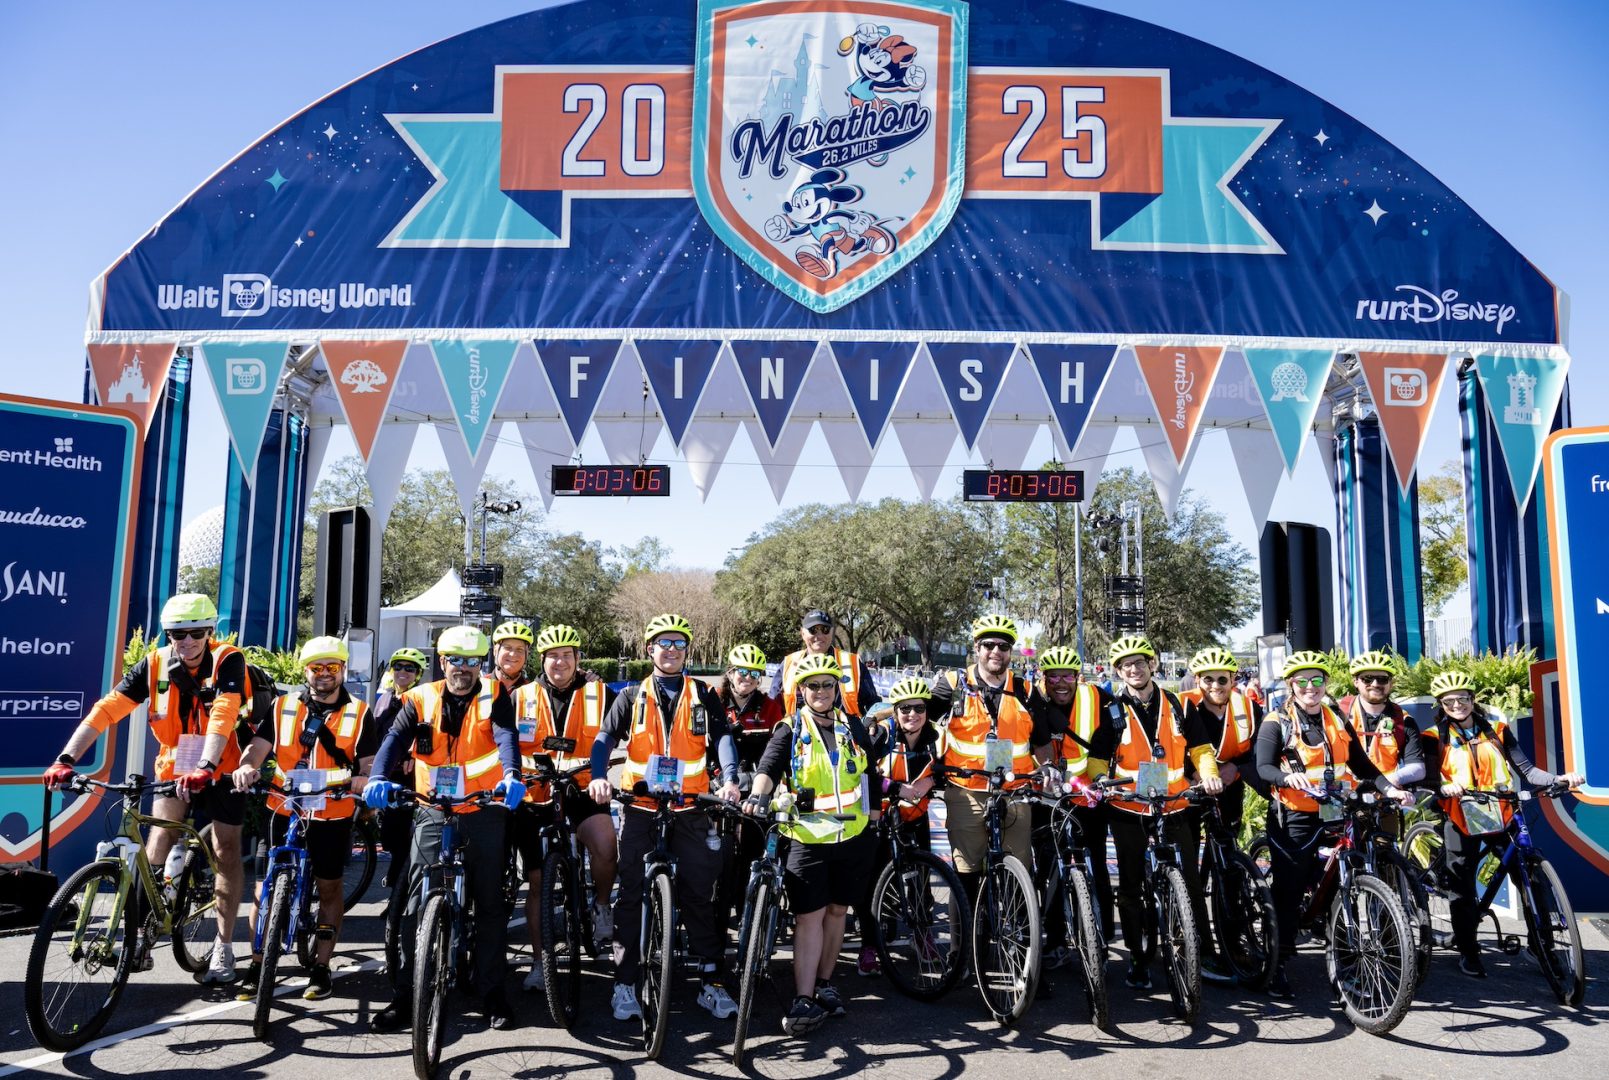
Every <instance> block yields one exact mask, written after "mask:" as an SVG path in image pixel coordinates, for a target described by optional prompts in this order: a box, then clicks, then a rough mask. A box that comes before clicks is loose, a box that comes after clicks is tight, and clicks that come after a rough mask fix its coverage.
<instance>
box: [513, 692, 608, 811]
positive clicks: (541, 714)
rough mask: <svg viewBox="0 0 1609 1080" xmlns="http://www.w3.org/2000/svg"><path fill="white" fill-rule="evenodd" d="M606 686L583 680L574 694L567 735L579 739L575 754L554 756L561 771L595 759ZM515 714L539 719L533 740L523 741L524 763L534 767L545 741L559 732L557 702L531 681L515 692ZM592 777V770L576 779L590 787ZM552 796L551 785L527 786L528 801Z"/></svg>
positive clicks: (580, 774)
mask: <svg viewBox="0 0 1609 1080" xmlns="http://www.w3.org/2000/svg"><path fill="white" fill-rule="evenodd" d="M604 689H605V688H604V684H603V683H601V682H591V681H588V680H583V681H582V683H581V685H580V686H579V687H577V688H576V691H575V692H574V693H573V694H571V695H570V707H569V711H568V712H567V713H566V714H565V720H564V734H563V737H564V738H566V739H574V740H575V753H574V754H554V755H552V757H553V767H554V768H556V769H558V770H560V771H561V772H563V771H568V770H570V769H573V768H575V767H576V766H578V765H584V764H586V763H587V762H588V761H590V760H591V758H592V744H593V743H594V742H596V741H597V739H598V732H599V730H600V729H601V728H602V727H603V702H604ZM514 714H515V717H516V718H517V719H527V718H529V719H533V720H535V721H536V734H534V735H533V736H532V737H531V738H530V739H521V740H520V756H521V758H522V759H523V764H524V765H525V767H526V768H527V769H530V768H534V767H535V765H536V762H535V756H536V754H538V753H540V752H542V743H543V741H544V740H545V739H547V738H548V737H549V736H550V735H556V734H558V732H557V731H555V730H554V728H555V724H554V723H553V702H552V699H550V698H549V697H548V692H547V687H546V686H544V685H543V684H542V683H541V682H530V683H527V684H525V685H524V686H522V687H520V688H519V689H518V690H516V691H514ZM591 780H592V773H591V771H590V770H587V771H583V772H579V773H577V774H576V781H575V782H576V784H577V785H579V786H580V787H586V786H587V784H588V783H590V782H591ZM552 798H553V790H552V785H551V784H530V785H528V786H527V787H526V789H525V801H526V802H531V803H546V802H549V801H551V800H552Z"/></svg>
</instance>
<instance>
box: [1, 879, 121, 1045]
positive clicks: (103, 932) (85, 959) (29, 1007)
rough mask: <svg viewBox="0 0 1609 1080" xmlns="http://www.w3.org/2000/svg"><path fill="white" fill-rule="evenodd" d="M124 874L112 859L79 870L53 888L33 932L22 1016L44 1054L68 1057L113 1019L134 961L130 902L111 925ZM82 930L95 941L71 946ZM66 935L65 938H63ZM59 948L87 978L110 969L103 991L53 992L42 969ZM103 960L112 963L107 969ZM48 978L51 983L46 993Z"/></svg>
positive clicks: (25, 976) (74, 988) (77, 987)
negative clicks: (63, 948)
mask: <svg viewBox="0 0 1609 1080" xmlns="http://www.w3.org/2000/svg"><path fill="white" fill-rule="evenodd" d="M124 874H125V871H124V869H123V864H122V863H121V862H118V861H116V860H114V859H103V860H101V861H99V862H92V863H90V864H89V865H87V866H84V867H81V868H79V869H78V870H77V871H75V872H74V873H72V874H71V875H69V876H68V878H67V880H66V881H65V882H63V883H62V886H61V888H59V889H57V890H56V895H55V896H53V897H51V899H50V903H49V904H48V905H46V907H45V911H44V915H43V916H42V917H41V918H40V920H39V927H38V929H36V930H35V931H34V941H33V945H32V947H31V948H30V949H29V950H28V968H27V971H26V974H25V975H24V977H23V994H22V998H23V1012H24V1013H26V1014H27V1018H28V1030H29V1032H31V1033H32V1034H33V1037H34V1041H35V1042H37V1043H38V1044H39V1045H40V1046H42V1047H44V1048H45V1049H46V1050H56V1051H60V1052H62V1053H66V1052H67V1051H69V1050H76V1049H78V1048H79V1047H80V1046H83V1045H84V1044H85V1043H87V1042H88V1041H89V1040H90V1039H93V1038H94V1037H95V1036H96V1035H97V1034H99V1033H100V1031H101V1029H102V1028H104V1027H105V1026H106V1022H107V1021H108V1020H110V1019H111V1016H112V1013H113V1011H115V1010H116V1008H117V1003H118V1000H119V999H120V998H121V997H122V996H123V987H124V986H125V985H127V983H128V977H129V970H130V967H131V965H132V963H133V952H134V949H133V944H134V941H135V927H134V904H133V903H132V902H126V903H124V905H123V910H122V911H121V912H119V913H118V916H117V919H116V920H115V921H114V920H113V919H112V911H113V910H114V908H115V905H116V901H117V893H118V889H119V888H120V887H121V885H122V881H123V878H124ZM130 899H132V898H130ZM103 903H104V907H103ZM80 927H82V928H83V930H84V931H85V932H86V933H88V934H92V935H93V940H92V941H91V942H89V943H88V944H87V946H77V947H75V946H73V945H72V944H71V942H72V941H73V939H74V938H76V937H78V936H79V933H80ZM64 933H65V935H66V936H65V937H61V935H62V934H64ZM58 939H59V940H58ZM120 942H121V944H119V943H120ZM58 944H60V945H64V946H66V957H65V959H66V960H67V961H68V962H69V963H70V964H71V966H72V967H73V968H78V967H83V968H84V969H85V971H86V972H88V973H89V974H99V973H100V972H102V971H108V972H109V973H110V981H109V982H108V983H107V984H106V985H105V986H104V988H103V989H92V988H91V990H90V993H88V994H87V995H86V994H80V993H79V992H78V991H79V990H82V989H85V987H84V986H83V985H82V984H79V985H78V986H76V987H74V986H69V987H67V988H65V990H57V989H56V988H55V987H54V985H53V984H54V983H55V982H56V981H57V980H56V979H55V978H50V976H48V975H47V972H46V970H45V969H46V964H47V962H48V961H49V959H50V954H51V953H52V952H53V951H55V950H53V946H55V945H58ZM75 953H76V954H77V955H74V954H75ZM107 959H110V960H111V961H112V963H111V964H110V965H107V964H106V962H105V961H106V960H107ZM47 978H50V981H51V983H52V986H51V987H50V988H49V989H50V992H47V986H46V980H47ZM75 1000H76V1003H77V1005H78V1007H77V1008H75V1009H73V1010H72V1016H71V1017H66V1016H64V1015H63V1014H64V1011H65V1010H66V1007H67V1006H68V1005H69V1004H71V1003H74V1002H75Z"/></svg>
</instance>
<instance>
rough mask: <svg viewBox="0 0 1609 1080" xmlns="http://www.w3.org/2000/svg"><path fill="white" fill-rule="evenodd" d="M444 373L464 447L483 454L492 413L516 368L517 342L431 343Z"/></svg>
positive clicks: (443, 381)
mask: <svg viewBox="0 0 1609 1080" xmlns="http://www.w3.org/2000/svg"><path fill="white" fill-rule="evenodd" d="M430 348H431V352H432V353H433V354H434V355H435V358H436V370H437V372H439V373H440V374H441V385H442V389H444V390H446V391H447V400H448V401H449V402H450V403H451V404H452V412H453V416H454V417H455V418H456V419H457V420H458V430H459V431H460V432H461V433H462V434H463V436H464V448H465V449H466V450H467V451H468V456H469V457H471V458H474V457H478V456H479V455H480V448H481V443H482V442H483V441H484V440H485V438H486V433H487V432H488V431H490V430H491V429H492V414H493V413H495V412H496V411H497V402H498V399H500V398H501V397H502V396H503V387H504V386H505V385H506V384H507V383H508V373H509V371H510V370H511V369H512V368H513V367H514V351H515V350H516V349H518V348H519V342H517V341H506V340H504V341H499V340H496V339H489V340H463V341H459V340H449V341H434V342H431V344H430Z"/></svg>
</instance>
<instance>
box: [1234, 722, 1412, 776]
mask: <svg viewBox="0 0 1609 1080" xmlns="http://www.w3.org/2000/svg"><path fill="white" fill-rule="evenodd" d="M1293 712H1294V713H1295V714H1296V715H1297V717H1299V719H1300V721H1301V733H1300V735H1299V736H1298V737H1299V738H1300V739H1301V740H1302V741H1303V742H1305V743H1306V744H1307V745H1308V746H1309V747H1319V746H1323V745H1324V743H1325V738H1324V714H1323V713H1322V712H1320V713H1316V714H1315V713H1308V712H1305V711H1303V710H1302V709H1296V708H1293V709H1289V710H1282V711H1280V712H1277V713H1271V714H1269V716H1268V718H1267V719H1265V720H1264V721H1263V723H1262V726H1261V727H1259V728H1258V729H1257V741H1256V744H1255V753H1256V757H1257V778H1258V779H1259V780H1260V781H1261V782H1262V783H1263V784H1265V785H1267V786H1268V787H1269V788H1270V789H1272V788H1278V787H1280V786H1282V785H1283V784H1284V781H1285V740H1286V731H1285V724H1287V723H1289V722H1290V715H1291V713H1293ZM1346 767H1347V768H1348V769H1350V770H1351V771H1352V775H1353V776H1354V777H1356V778H1357V779H1358V781H1359V782H1360V783H1370V782H1372V783H1373V784H1374V786H1375V787H1376V788H1378V789H1379V790H1380V791H1381V792H1386V791H1389V790H1391V788H1392V783H1391V781H1390V780H1388V779H1386V777H1385V775H1384V774H1383V773H1381V772H1380V770H1379V769H1377V768H1375V767H1374V762H1372V761H1370V760H1369V755H1368V754H1367V753H1366V752H1365V751H1364V749H1363V743H1362V742H1361V741H1360V740H1359V739H1356V738H1353V739H1351V740H1349V741H1348V743H1347V753H1346ZM1258 790H1259V791H1260V790H1262V789H1261V788H1259V789H1258Z"/></svg>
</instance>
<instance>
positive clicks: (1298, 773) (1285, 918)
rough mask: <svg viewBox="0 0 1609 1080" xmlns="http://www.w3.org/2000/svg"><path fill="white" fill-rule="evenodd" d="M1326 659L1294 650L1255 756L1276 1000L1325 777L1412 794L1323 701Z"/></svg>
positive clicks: (1285, 994) (1284, 989) (1286, 982)
mask: <svg viewBox="0 0 1609 1080" xmlns="http://www.w3.org/2000/svg"><path fill="white" fill-rule="evenodd" d="M1325 659H1326V658H1325V656H1324V654H1323V653H1317V652H1307V651H1304V652H1297V653H1292V654H1291V657H1290V659H1289V660H1287V661H1285V668H1284V671H1283V675H1284V677H1285V679H1286V680H1287V681H1288V683H1289V691H1290V693H1289V696H1288V698H1287V699H1286V702H1285V706H1284V708H1282V709H1281V710H1280V711H1279V712H1276V713H1271V714H1269V716H1268V718H1267V719H1265V720H1264V721H1263V723H1262V725H1261V726H1260V727H1259V728H1258V729H1257V742H1256V744H1255V750H1254V753H1255V755H1256V760H1257V775H1258V777H1259V778H1260V779H1261V781H1262V782H1263V783H1264V784H1267V785H1268V787H1269V788H1270V789H1271V790H1272V792H1273V799H1272V800H1271V802H1270V805H1269V812H1268V840H1269V846H1270V848H1271V849H1272V851H1271V856H1272V859H1273V872H1274V880H1273V882H1272V886H1271V887H1272V890H1273V893H1274V912H1275V915H1276V916H1277V921H1278V923H1279V952H1280V963H1279V967H1278V968H1276V969H1275V971H1274V978H1273V980H1272V981H1271V982H1270V983H1269V984H1268V992H1269V994H1270V995H1271V996H1273V997H1276V998H1289V997H1291V996H1292V990H1291V984H1290V979H1289V978H1288V977H1287V976H1286V974H1285V964H1286V962H1287V961H1288V960H1289V959H1290V958H1291V957H1292V956H1295V955H1296V929H1297V927H1296V922H1297V915H1298V913H1299V911H1300V909H1301V905H1302V893H1303V892H1304V891H1305V890H1306V889H1307V887H1308V885H1309V884H1310V883H1311V881H1312V877H1313V867H1314V860H1315V858H1316V856H1317V854H1318V844H1317V841H1316V839H1315V838H1316V837H1317V835H1318V834H1319V832H1320V831H1321V830H1322V829H1323V827H1324V822H1323V820H1322V818H1321V817H1320V816H1319V802H1318V800H1317V799H1315V798H1314V797H1313V796H1314V795H1315V794H1321V793H1322V789H1323V784H1324V780H1325V776H1326V774H1328V775H1329V777H1330V779H1331V781H1332V782H1334V783H1335V784H1336V785H1337V786H1340V787H1348V788H1349V787H1353V786H1355V785H1356V784H1358V783H1372V784H1374V785H1375V786H1376V787H1377V788H1378V789H1379V790H1380V791H1381V792H1382V793H1384V794H1385V795H1387V796H1390V797H1392V798H1395V799H1397V800H1398V801H1399V802H1402V803H1404V804H1411V803H1412V802H1413V796H1412V795H1410V794H1409V793H1408V792H1406V791H1403V790H1402V789H1400V788H1398V787H1397V786H1396V785H1394V784H1392V783H1391V781H1390V780H1389V779H1388V778H1387V777H1385V776H1384V775H1383V774H1382V773H1381V772H1380V770H1379V769H1376V768H1375V767H1374V762H1372V761H1370V760H1369V755H1368V754H1367V753H1365V752H1364V749H1363V744H1362V742H1361V741H1359V739H1358V738H1357V735H1356V733H1355V732H1354V731H1353V730H1352V728H1351V726H1350V725H1348V724H1347V722H1346V720H1345V719H1343V718H1342V716H1341V714H1340V713H1338V712H1336V711H1335V710H1334V709H1332V708H1330V706H1329V705H1327V704H1326V703H1325V701H1324V687H1325V684H1326V683H1327V682H1328V678H1329V677H1328V675H1327V674H1326V673H1325V670H1324V663H1325Z"/></svg>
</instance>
